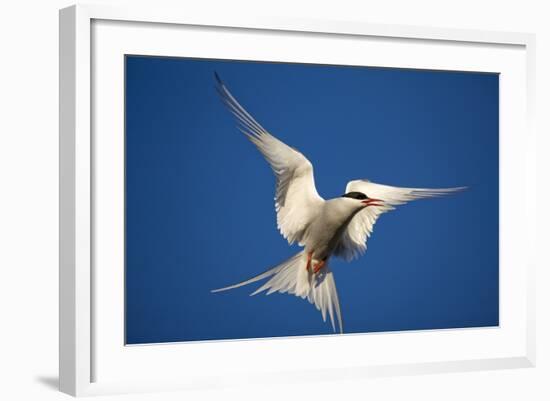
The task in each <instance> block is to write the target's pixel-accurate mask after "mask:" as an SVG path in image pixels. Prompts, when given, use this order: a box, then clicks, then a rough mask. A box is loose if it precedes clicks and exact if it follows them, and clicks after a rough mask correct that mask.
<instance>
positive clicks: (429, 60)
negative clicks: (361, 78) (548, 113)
mask: <svg viewBox="0 0 550 401" xmlns="http://www.w3.org/2000/svg"><path fill="white" fill-rule="evenodd" d="M186 27H192V28H193V29H194V31H193V32H195V33H193V34H196V35H199V36H200V35H205V36H204V37H199V38H198V40H200V41H201V42H200V43H201V44H203V45H204V46H203V47H204V48H205V49H206V48H207V47H208V46H213V47H212V48H215V46H216V44H215V43H212V44H209V43H210V41H209V39H208V38H209V37H210V38H212V37H218V38H219V35H240V37H243V38H245V37H246V35H249V36H250V35H252V36H253V35H255V34H261V35H263V36H262V37H263V38H264V39H265V40H266V41H272V42H273V43H274V47H276V46H275V45H276V43H278V42H280V43H282V42H283V41H285V40H286V39H285V38H287V39H292V41H293V42H294V43H299V42H300V40H302V41H309V42H308V44H309V43H310V42H311V41H315V40H317V39H316V38H324V39H323V40H325V41H327V43H328V42H330V40H331V38H336V37H337V38H339V40H340V41H346V40H349V41H353V42H354V43H356V42H359V41H364V42H365V43H367V42H368V43H371V42H372V43H371V45H372V46H371V45H369V46H371V47H369V52H371V54H370V55H369V57H372V60H379V61H378V63H377V64H375V65H379V66H390V67H391V66H393V67H396V66H397V67H408V68H430V69H438V68H439V69H453V68H454V69H460V70H468V69H472V70H476V71H490V72H499V73H501V74H503V75H502V76H503V80H502V83H501V104H500V110H501V148H500V153H501V165H500V169H501V173H500V180H501V183H502V185H501V192H500V196H501V205H500V206H501V222H504V223H505V224H503V225H501V227H502V228H501V233H500V234H501V264H503V265H505V268H504V269H503V270H502V269H501V273H502V274H501V282H500V286H501V299H500V305H501V310H502V313H503V315H502V317H501V326H500V327H498V328H493V329H479V330H478V329H457V330H434V331H423V332H421V333H408V334H402V335H400V334H399V333H397V334H396V333H380V334H374V335H344V336H328V337H327V336H325V337H308V338H305V339H261V340H247V341H244V340H243V341H231V342H227V341H223V342H210V343H202V344H201V343H199V344H193V345H186V344H168V345H152V346H147V347H144V346H140V347H125V346H124V344H123V342H122V341H120V338H119V337H120V333H121V331H120V330H121V329H120V326H119V325H118V323H117V321H118V320H120V319H121V316H120V304H121V302H122V301H121V300H122V291H123V287H121V285H122V284H121V283H123V281H122V280H123V277H122V275H120V274H119V273H117V270H116V269H114V270H113V272H114V273H113V276H108V275H106V274H104V273H103V272H102V273H101V274H98V271H97V270H98V269H101V266H103V265H102V263H101V262H102V261H103V260H107V259H105V258H112V260H117V258H118V259H120V255H121V252H122V251H121V249H113V250H112V252H111V251H106V250H105V249H104V248H102V250H101V251H98V244H99V243H100V242H101V240H102V239H103V238H105V236H106V235H108V234H107V233H106V232H105V233H103V232H102V228H101V227H103V226H104V225H103V224H102V223H101V219H102V218H106V216H104V213H107V214H108V213H111V217H113V216H115V219H116V218H118V217H117V216H118V214H119V213H118V212H120V209H117V208H113V209H109V208H107V209H109V210H108V211H107V212H105V211H104V209H101V208H100V209H98V208H97V204H96V203H98V202H102V201H104V198H98V197H96V191H97V190H98V186H103V185H105V187H101V188H100V189H101V191H100V192H101V193H105V192H106V191H108V190H109V189H108V188H115V189H114V190H113V191H115V192H116V191H117V190H116V188H117V187H118V186H120V181H117V174H112V176H113V178H112V180H109V182H107V183H105V182H106V181H105V180H103V179H99V180H97V177H101V174H102V172H101V171H102V169H103V170H106V169H109V170H111V168H112V169H115V170H117V169H119V167H120V160H121V158H122V153H121V152H120V146H119V145H120V142H113V143H111V144H109V143H107V144H106V142H105V141H103V140H101V141H99V142H98V141H97V138H94V132H96V131H94V129H97V127H98V126H100V127H102V128H103V127H104V126H103V125H101V124H103V123H104V122H105V124H107V125H106V126H105V127H104V128H105V130H103V129H102V130H101V131H102V132H108V131H109V130H111V129H112V130H114V131H113V132H115V133H117V132H120V121H121V119H122V116H118V117H117V115H116V113H118V112H119V111H120V101H121V96H122V95H123V93H122V90H123V84H122V82H121V81H120V77H121V75H120V74H122V71H120V69H119V67H120V65H121V59H120V57H119V56H120V55H123V54H125V53H126V52H131V53H140V54H151V55H176V56H178V55H180V54H174V51H175V50H174V49H176V48H175V47H171V46H172V45H171V44H170V42H171V41H170V40H168V41H166V40H164V39H166V37H170V36H174V35H176V36H177V35H189V34H190V33H189V32H187V31H186ZM144 29H145V30H147V32H146V35H144V34H143V32H141V31H142V30H144ZM210 31H212V32H210ZM125 32H126V33H125ZM212 33H214V34H215V35H211V34H212ZM94 35H95V36H94ZM167 35H168V36H167ZM209 35H210V36H209ZM283 36H284V38H283ZM138 39H139V40H138ZM252 39H253V38H252ZM381 40H383V41H384V46H378V45H377V43H378V44H379V42H380V41H381ZM369 41H370V42H369ZM376 41H378V42H376ZM252 42H253V41H252ZM161 43H162V46H161ZM304 43H305V42H304ZM361 43H362V42H361ZM248 46H249V47H248V48H247V47H246V46H244V47H243V48H242V52H243V53H239V52H240V51H241V50H238V49H237V48H231V46H224V47H227V49H224V50H223V51H225V52H227V53H224V56H225V57H227V58H230V57H232V56H233V55H234V57H235V58H237V57H236V56H237V53H238V55H239V58H243V57H244V58H245V59H247V58H249V59H257V60H264V59H266V58H268V59H277V60H283V61H284V60H286V61H289V60H294V59H295V58H296V57H298V56H297V55H296V54H293V53H292V45H288V46H286V47H288V48H289V53H288V55H286V56H285V55H283V53H280V54H278V55H275V56H269V55H268V53H265V52H266V51H268V50H266V49H260V50H261V51H264V53H261V54H260V53H257V52H258V51H260V50H258V49H254V48H252V47H250V46H251V45H250V44H248ZM391 46H400V47H399V49H401V50H403V51H402V52H401V51H399V52H390V51H386V50H385V48H386V47H390V48H391ZM446 46H447V47H448V46H451V47H452V49H451V48H449V49H447V50H446ZM311 47H312V48H313V49H314V48H315V46H314V45H313V46H311ZM435 48H436V49H437V53H436V52H435V51H434V49H435ZM534 48H535V38H534V35H531V34H525V33H507V32H485V31H471V30H459V29H439V28H426V27H413V26H397V25H395V26H393V25H375V24H368V23H364V22H349V21H316V20H291V19H278V18H254V19H250V18H243V19H234V18H231V17H224V16H219V15H218V16H216V15H197V14H195V15H194V14H188V13H187V12H186V10H184V9H180V10H170V11H167V10H163V9H155V8H154V7H151V8H137V7H132V8H112V7H109V6H103V5H101V6H99V5H97V6H96V5H94V6H92V5H85V6H84V5H78V6H72V7H69V8H66V9H63V10H61V11H60V274H59V276H60V327H59V329H60V363H59V374H60V390H61V391H63V392H66V393H68V394H72V395H75V396H80V395H93V394H106V393H118V392H133V391H155V390H166V389H189V388H193V389H195V388H209V387H219V386H228V385H235V384H247V383H251V382H252V383H262V382H266V381H273V380H274V378H273V377H276V378H277V380H278V382H279V383H281V382H285V381H287V382H290V381H293V380H319V379H327V378H328V377H330V378H335V379H337V378H343V377H347V378H350V377H351V378H353V377H365V376H381V375H399V374H417V373H431V372H434V373H435V372H443V371H466V370H481V369H502V368H512V367H530V366H534V364H535V328H534V325H535V321H534V316H535V314H534V299H535V294H534V291H535V284H534V270H535V266H534V265H535V259H534V256H532V255H533V254H534V252H533V251H532V246H533V245H532V244H534V243H535V241H534V236H535V218H536V215H535V210H534V208H533V207H532V204H531V203H530V202H529V199H534V198H535V181H534V178H533V177H535V174H534V171H535V162H534V159H535V158H534V155H535V134H534V130H533V128H532V113H533V110H534V106H533V101H534V94H533V90H534V82H535V81H534V80H535V76H534V54H535V51H534ZM178 49H179V48H178ZM205 49H202V48H201V49H199V48H197V49H192V48H187V49H183V50H178V51H181V52H183V53H182V55H192V56H194V57H201V55H202V53H201V52H202V51H203V50H204V51H206V50H205ZM377 49H378V50H377ZM407 49H414V51H415V54H418V55H419V57H415V59H414V60H412V59H410V61H408V62H407V61H404V58H405V57H406V54H407ZM217 51H218V52H221V51H222V50H221V49H218V50H217ZM186 52H187V53H186ZM189 52H193V53H192V54H188V53H189ZM232 52H233V53H232ZM247 52H248V53H247ZM306 53H307V52H306ZM205 54H206V55H207V54H210V53H205ZM216 54H219V53H216ZM461 54H464V55H465V57H464V58H463V59H464V61H461V62H459V61H458V60H459V58H458V56H459V55H461ZM206 55H204V56H203V57H206ZM300 57H302V56H300ZM303 57H309V58H308V59H307V60H308V61H311V60H314V59H316V57H317V56H316V54H315V53H314V50H312V52H311V53H310V54H305V55H303ZM330 57H333V59H331V60H334V57H340V59H337V60H340V62H343V63H345V62H348V63H355V64H360V65H361V64H362V63H365V61H364V60H363V59H360V58H357V59H353V60H351V59H350V58H351V57H352V55H351V54H349V52H348V54H347V53H346V50H345V49H344V50H342V52H341V53H339V52H337V51H336V48H335V49H334V51H333V52H332V53H331V56H330ZM357 57H359V56H357ZM222 58H223V57H222ZM469 59H471V60H470V61H468V60H469ZM474 59H475V60H474ZM342 60H344V61H342ZM346 60H347V61H346ZM324 61H326V60H324V59H323V60H321V59H319V62H324ZM113 62H114V63H113ZM468 63H470V64H468ZM109 69H113V70H117V71H115V72H113V75H112V76H111V75H109V74H107V75H109V76H107V78H105V79H106V80H107V81H109V82H110V85H109V87H111V88H114V89H113V92H112V93H110V92H109V93H106V92H105V91H103V89H102V86H101V85H102V84H101V82H100V81H102V80H103V79H104V78H103V77H105V76H106V74H103V72H102V71H105V70H109ZM94 74H95V75H94ZM98 74H99V75H100V76H99V77H98V76H97V75H98ZM122 76H123V75H122ZM94 77H95V78H94ZM94 79H95V81H94V82H92V81H93V80H94ZM113 80H114V81H113ZM113 82H114V85H113ZM96 85H97V86H96ZM98 97H102V101H101V102H97V98H98ZM110 102H112V103H110ZM104 110H107V111H104ZM108 110H111V112H112V113H113V114H109V112H108ZM503 114H504V115H503ZM94 127H95V128H94ZM115 136H116V135H115ZM98 154H100V155H101V157H98ZM109 163H111V164H109ZM117 166H118V167H117ZM518 186H521V188H522V191H514V188H517V187H518ZM508 195H514V205H512V203H511V202H509V201H507V199H508ZM116 196H118V198H116V197H115V198H113V199H119V198H120V193H118V195H116ZM102 204H103V203H102ZM513 206H515V209H514V207H513ZM518 210H519V211H518ZM119 217H120V216H119ZM119 228H120V227H119ZM109 231H110V232H114V233H116V232H118V231H117V230H116V229H115V230H109ZM518 232H519V233H521V237H522V238H518V237H517V233H518ZM102 233H103V234H105V235H103V234H102ZM515 233H516V234H515ZM120 240H121V239H120V238H115V237H113V238H109V242H110V243H113V244H117V243H118V244H120ZM503 244H504V245H505V246H503ZM508 244H514V247H509V246H507V245H508ZM99 248H101V246H99ZM119 248H121V247H120V246H119ZM509 248H513V249H509ZM98 263H99V264H98ZM508 267H510V268H508ZM117 294H118V295H117ZM102 299H103V300H104V301H105V300H107V301H108V302H109V303H110V304H111V305H114V306H113V307H112V308H110V309H111V311H106V308H105V305H104V304H105V302H103V303H102V301H101V300H102ZM502 322H504V323H502ZM120 324H123V322H122V321H121V322H120ZM115 326H117V327H115ZM98 327H99V328H98ZM429 344H432V347H433V348H434V350H432V351H433V352H432V354H431V355H430V348H428V347H427V345H429ZM449 344H453V345H456V346H455V347H451V348H454V349H453V350H452V353H451V352H450V351H449V353H448V354H441V355H439V356H438V355H437V353H438V352H439V351H438V348H437V347H441V348H440V349H447V348H449ZM407 345H409V346H407ZM422 346H426V348H425V349H424V351H422V352H423V354H424V355H425V356H426V357H425V358H421V357H419V355H420V354H419V353H416V354H415V353H413V352H411V353H409V354H407V353H406V352H404V351H403V352H399V355H391V354H392V353H391V352H385V351H384V349H390V348H389V347H391V349H396V350H399V349H403V350H404V349H405V348H414V349H418V348H419V347H422ZM319 347H323V348H324V349H326V350H327V353H326V354H325V356H324V359H326V360H328V361H329V362H330V361H331V358H332V362H333V364H332V365H326V366H325V365H322V363H321V364H319V361H317V363H318V364H317V365H315V363H314V362H304V363H301V364H298V366H294V367H293V369H292V370H286V369H285V368H284V366H285V355H288V353H290V352H292V353H297V354H300V353H301V354H302V355H301V357H302V358H301V359H302V360H306V361H307V360H308V357H309V356H310V355H311V353H312V352H314V350H315V349H318V348H319ZM350 347H354V349H358V348H361V349H365V350H370V351H369V353H368V354H365V353H361V352H355V353H354V355H348V356H346V357H341V354H342V350H345V349H350ZM369 347H370V348H369ZM401 347H402V348H401ZM376 350H381V351H380V352H378V353H377V352H376ZM214 352H215V353H216V355H222V356H223V357H224V358H226V359H230V358H235V357H236V356H239V355H240V356H241V358H237V359H242V360H243V361H242V362H240V363H241V364H242V365H243V366H242V369H241V370H239V366H238V364H239V362H236V365H237V366H235V363H233V364H232V365H231V367H229V366H226V367H225V368H224V366H223V363H220V364H219V365H220V367H219V369H218V370H217V371H215V372H213V373H212V374H204V371H203V370H201V367H200V366H199V363H198V362H199V360H200V359H204V357H205V355H213V353H214ZM263 352H265V353H267V354H265V355H264V354H263ZM418 352H420V351H418ZM253 353H255V354H257V355H256V357H254V355H252V354H253ZM178 355H180V356H178ZM181 355H186V358H185V359H186V361H185V363H183V364H182V363H181V361H182V358H181ZM365 355H369V357H368V358H366V357H365ZM266 356H267V357H269V358H271V359H270V365H271V367H269V368H268V367H267V366H261V360H262V359H264V360H266V358H265V357H266ZM255 358H256V359H257V360H256V359H255ZM277 358H278V359H277ZM141 362H143V363H141ZM247 363H248V364H252V363H256V364H260V366H258V365H255V366H254V370H253V371H252V370H250V368H247V367H246V366H244V365H245V364H247ZM148 365H149V366H156V367H157V368H156V369H157V370H158V371H157V372H152V371H148V370H147V369H146V366H148ZM159 365H162V366H165V370H162V369H158V366H159ZM184 365H185V366H184ZM264 365H265V363H264ZM176 367H177V368H178V369H180V370H182V369H183V371H184V372H186V373H185V377H178V375H171V374H170V369H171V370H172V371H173V370H174V369H175V368H176ZM247 369H248V370H247ZM122 371H124V374H122V373H120V372H122ZM233 371H234V372H233ZM313 373H314V374H313ZM274 375H275V376H274Z"/></svg>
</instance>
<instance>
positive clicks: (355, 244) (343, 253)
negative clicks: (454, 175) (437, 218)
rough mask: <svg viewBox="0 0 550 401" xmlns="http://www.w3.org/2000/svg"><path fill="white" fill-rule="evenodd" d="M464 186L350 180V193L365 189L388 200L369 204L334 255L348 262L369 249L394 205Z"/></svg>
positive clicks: (347, 190) (444, 193)
mask: <svg viewBox="0 0 550 401" xmlns="http://www.w3.org/2000/svg"><path fill="white" fill-rule="evenodd" d="M464 189H466V187H457V188H441V189H429V188H400V187H393V186H390V185H382V184H376V183H374V182H371V181H368V180H354V181H350V182H348V185H347V186H346V193H348V192H353V191H357V192H362V193H364V194H365V195H367V196H368V197H369V198H375V199H380V200H383V201H384V202H383V205H381V206H368V207H366V208H364V209H363V210H361V211H360V212H359V213H357V214H356V215H355V216H354V217H353V219H352V220H351V221H350V223H349V225H348V227H347V229H346V230H345V231H344V232H343V234H342V237H341V239H340V241H339V243H338V245H337V247H336V249H335V251H334V254H335V255H336V256H340V257H342V258H344V259H346V260H348V261H349V260H352V259H354V258H356V257H358V256H360V255H362V254H363V253H364V252H365V251H366V250H367V239H368V238H369V237H370V235H371V233H372V231H373V229H374V224H375V223H376V220H377V219H378V217H380V215H381V214H382V213H385V212H388V211H390V210H393V209H395V207H394V206H398V205H403V204H405V203H407V202H409V201H412V200H416V199H425V198H432V197H436V196H444V195H449V194H452V193H454V192H457V191H462V190H464Z"/></svg>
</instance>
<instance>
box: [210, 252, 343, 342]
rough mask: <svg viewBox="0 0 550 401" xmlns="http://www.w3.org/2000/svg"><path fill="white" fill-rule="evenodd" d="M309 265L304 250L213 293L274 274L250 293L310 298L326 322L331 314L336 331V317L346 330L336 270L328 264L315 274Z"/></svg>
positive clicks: (331, 320) (333, 327)
mask: <svg viewBox="0 0 550 401" xmlns="http://www.w3.org/2000/svg"><path fill="white" fill-rule="evenodd" d="M305 267H306V256H305V253H304V252H303V251H302V252H299V253H297V254H296V255H294V256H293V257H291V258H290V259H287V260H286V261H284V262H283V263H281V264H280V265H278V266H275V267H274V268H272V269H269V270H267V271H265V272H263V273H261V274H259V275H257V276H254V277H252V278H250V279H248V280H245V281H242V282H240V283H237V284H233V285H230V286H228V287H224V288H219V289H217V290H212V292H220V291H227V290H231V289H234V288H238V287H242V286H244V285H247V284H251V283H254V282H256V281H260V280H262V279H265V278H268V277H271V278H270V279H269V280H268V281H266V282H265V283H264V284H263V285H262V286H261V287H259V288H258V289H257V290H256V291H254V292H253V293H252V294H250V295H256V294H259V293H261V292H263V291H266V295H269V294H272V293H274V292H280V293H283V294H284V293H289V294H292V295H296V296H297V297H300V298H303V299H307V300H308V301H309V302H310V303H312V304H313V305H315V307H316V308H317V309H318V310H319V311H320V312H321V314H322V315H323V321H326V318H327V315H328V316H329V318H330V322H331V324H332V329H333V330H334V331H336V325H335V317H336V319H337V320H338V327H339V331H340V333H343V326H342V312H341V311H340V301H339V300H338V292H337V291H336V283H335V282H334V277H333V274H332V271H331V270H330V268H329V267H328V265H325V267H324V268H323V270H322V271H321V272H320V273H318V274H314V273H312V272H311V270H309V271H308V270H306V268H305Z"/></svg>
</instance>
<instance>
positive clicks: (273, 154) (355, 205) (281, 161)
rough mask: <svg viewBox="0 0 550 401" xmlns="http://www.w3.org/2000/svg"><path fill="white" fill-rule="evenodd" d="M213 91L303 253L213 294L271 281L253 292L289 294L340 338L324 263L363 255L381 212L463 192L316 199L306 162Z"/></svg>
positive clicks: (353, 188)
mask: <svg viewBox="0 0 550 401" xmlns="http://www.w3.org/2000/svg"><path fill="white" fill-rule="evenodd" d="M216 81H217V86H216V88H217V90H218V92H219V94H220V96H221V98H222V100H223V102H224V103H225V105H226V106H227V107H228V108H229V110H230V111H231V112H232V113H233V114H234V116H235V117H236V118H237V120H238V123H239V129H240V130H241V131H242V132H243V133H244V134H245V135H246V137H247V138H248V139H249V140H250V141H251V142H252V143H253V144H254V145H256V147H257V148H258V150H259V151H260V152H261V153H262V155H263V156H264V157H265V159H266V160H267V162H268V163H269V165H270V166H271V168H272V170H273V172H274V174H275V178H276V189H275V210H276V212H277V227H278V228H279V230H280V232H281V234H282V235H283V237H284V238H286V239H287V240H288V243H289V244H293V243H296V242H297V243H298V244H299V245H300V246H301V247H303V250H302V251H301V252H298V253H297V254H296V255H294V256H292V257H291V258H290V259H288V260H286V261H284V262H283V263H281V264H279V265H277V266H275V267H273V268H272V269H269V270H267V271H265V272H264V273H261V274H259V275H257V276H255V277H252V278H251V279H248V280H246V281H243V282H240V283H238V284H234V285H230V286H228V287H224V288H220V289H217V290H212V292H220V291H226V290H230V289H233V288H237V287H241V286H244V285H247V284H250V283H254V282H256V281H259V280H262V279H266V278H270V279H269V280H268V281H267V282H266V283H265V284H263V285H262V286H261V287H260V288H258V289H257V290H256V291H254V292H253V293H252V294H251V295H256V294H258V293H260V292H262V291H267V295H269V294H272V293H274V292H280V293H289V294H294V295H296V296H298V297H301V298H307V300H308V301H309V302H310V303H312V304H314V305H315V306H316V307H317V309H319V310H320V311H321V313H322V316H323V321H326V317H327V315H328V316H329V317H330V321H331V323H332V328H333V330H334V331H336V327H335V317H336V319H337V320H338V327H339V331H340V333H343V325H342V313H341V310H340V303H339V300H338V293H337V291H336V284H335V281H334V276H333V273H332V271H331V270H330V267H329V265H328V261H329V259H330V258H331V257H332V256H337V257H341V258H343V259H345V260H346V261H351V260H353V259H355V258H357V257H359V256H361V255H362V254H364V253H365V251H366V249H367V240H368V238H369V237H370V235H371V234H372V231H373V228H374V224H375V223H376V221H377V220H378V218H379V217H380V215H382V214H383V213H385V212H388V211H390V210H393V209H394V208H395V206H397V205H402V204H404V203H407V202H409V201H412V200H415V199H424V198H431V197H435V196H441V195H448V194H450V193H453V192H456V191H460V190H463V189H465V187H456V188H443V189H427V188H399V187H393V186H389V185H382V184H375V183H374V182H371V181H369V180H366V179H360V180H353V181H350V182H348V184H347V186H346V191H345V194H344V195H342V196H341V197H339V198H334V199H328V200H325V199H323V198H322V197H321V196H319V194H318V193H317V189H316V188H315V181H314V178H313V166H312V164H311V162H310V161H309V160H308V159H307V158H306V157H305V156H304V155H303V154H302V153H301V152H299V151H298V150H296V149H294V148H292V147H290V146H288V145H287V144H285V143H284V142H282V141H281V140H279V139H277V138H276V137H275V136H273V135H271V134H270V133H269V132H268V131H267V130H266V129H264V128H263V127H262V126H261V125H260V124H259V123H258V122H257V121H256V120H255V119H254V118H253V117H252V116H251V115H250V114H249V113H248V112H247V111H246V110H245V109H244V108H243V107H242V106H241V105H240V104H239V103H238V102H237V100H236V99H235V98H234V97H233V95H231V93H230V92H229V90H228V89H227V87H226V86H225V84H224V83H223V82H222V81H221V79H220V78H219V76H218V75H217V74H216Z"/></svg>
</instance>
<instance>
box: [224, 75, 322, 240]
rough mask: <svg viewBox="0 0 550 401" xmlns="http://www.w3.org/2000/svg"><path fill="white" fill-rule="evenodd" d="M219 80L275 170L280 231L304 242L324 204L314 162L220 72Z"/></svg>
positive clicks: (226, 100) (226, 97) (241, 123)
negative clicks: (247, 105)
mask: <svg viewBox="0 0 550 401" xmlns="http://www.w3.org/2000/svg"><path fill="white" fill-rule="evenodd" d="M216 82H217V85H216V89H217V90H218V93H219V94H220V96H221V98H222V100H223V102H224V104H225V105H226V106H227V107H228V108H229V110H230V111H231V112H232V113H233V115H234V116H235V117H236V118H237V121H238V123H239V129H240V130H241V131H242V132H243V133H244V134H245V135H246V136H247V137H248V139H250V141H251V142H252V143H253V144H254V145H256V147H257V148H258V150H259V151H260V152H261V153H262V155H263V156H264V157H265V159H266V160H267V161H268V163H269V164H270V166H271V169H272V170H273V173H274V174H275V177H276V180H277V186H276V190H275V210H276V212H277V226H278V228H279V230H280V231H281V234H282V235H283V237H284V238H286V239H287V240H288V242H289V243H290V244H292V243H294V242H299V243H301V241H302V239H303V237H304V231H305V230H306V228H307V226H308V225H309V223H310V222H311V218H312V216H313V214H314V213H315V211H316V210H317V209H318V208H320V207H321V205H322V204H323V198H321V197H320V196H319V194H318V193H317V189H316V188H315V181H314V178H313V166H312V165H311V162H310V161H309V160H308V159H307V158H306V157H305V156H304V155H303V154H302V153H300V152H299V151H297V150H296V149H293V148H291V147H290V146H288V145H287V144H285V143H284V142H282V141H280V140H279V139H277V138H276V137H274V136H273V135H271V134H270V133H269V132H268V131H267V130H265V129H264V128H263V127H262V126H261V125H260V124H259V123H258V122H257V121H256V120H255V119H254V118H253V117H252V116H251V115H250V114H248V112H247V111H246V110H245V109H244V108H243V107H242V106H241V105H240V104H239V102H237V100H236V99H235V98H234V97H233V95H232V94H231V93H230V92H229V90H228V89H227V87H226V86H225V84H224V83H223V82H222V81H221V79H220V77H219V76H218V74H216Z"/></svg>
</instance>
